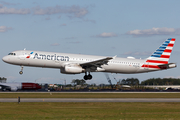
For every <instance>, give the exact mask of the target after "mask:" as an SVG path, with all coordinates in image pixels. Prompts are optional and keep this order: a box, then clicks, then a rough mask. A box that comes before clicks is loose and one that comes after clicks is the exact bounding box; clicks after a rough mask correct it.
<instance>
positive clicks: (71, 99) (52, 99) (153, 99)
mask: <svg viewBox="0 0 180 120" xmlns="http://www.w3.org/2000/svg"><path fill="white" fill-rule="evenodd" d="M0 102H18V98H0ZM20 102H180V98H20Z"/></svg>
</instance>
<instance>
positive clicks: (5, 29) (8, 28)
mask: <svg viewBox="0 0 180 120" xmlns="http://www.w3.org/2000/svg"><path fill="white" fill-rule="evenodd" d="M11 29H12V28H11V27H6V26H0V32H6V31H8V30H11Z"/></svg>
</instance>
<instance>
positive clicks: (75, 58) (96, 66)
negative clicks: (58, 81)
mask: <svg viewBox="0 0 180 120" xmlns="http://www.w3.org/2000/svg"><path fill="white" fill-rule="evenodd" d="M174 43H175V38H169V39H167V40H165V42H163V44H162V45H161V46H160V47H159V48H158V49H157V50H156V51H155V52H154V53H153V54H152V55H151V56H150V57H148V58H146V59H135V58H134V57H128V58H119V57H116V56H114V57H104V56H93V55H80V54H68V53H53V52H42V51H30V50H18V51H14V52H11V53H9V54H8V55H7V56H4V57H3V58H2V60H3V61H4V62H6V63H9V64H13V65H19V66H21V71H20V72H19V74H23V67H24V66H31V67H43V68H57V69H60V72H61V73H64V74H80V73H85V75H84V79H85V80H90V79H92V75H91V74H90V73H91V72H110V73H124V74H133V73H144V72H152V71H159V70H165V69H169V68H175V67H176V64H175V63H169V62H168V61H169V58H170V55H171V52H172V49H173V46H174Z"/></svg>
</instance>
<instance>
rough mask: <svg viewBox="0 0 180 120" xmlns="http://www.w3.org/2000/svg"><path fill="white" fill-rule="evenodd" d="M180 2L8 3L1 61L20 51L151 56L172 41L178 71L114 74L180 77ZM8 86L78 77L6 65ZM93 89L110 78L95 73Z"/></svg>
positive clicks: (1, 72) (0, 17) (1, 19)
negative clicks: (173, 42) (173, 39)
mask: <svg viewBox="0 0 180 120" xmlns="http://www.w3.org/2000/svg"><path fill="white" fill-rule="evenodd" d="M179 5H180V1H177V0H171V1H170V0H111V1H110V0H53V1H52V0H51V1H50V0H16V1H14V0H6V1H5V0H2V1H0V42H1V44H0V47H1V50H0V57H1V58H2V57H3V56H5V55H7V54H8V53H10V52H12V51H16V50H23V49H24V48H26V49H27V50H33V51H36V50H37V51H48V52H62V53H75V54H87V55H99V56H109V57H112V56H115V55H117V57H128V56H133V57H135V58H137V59H140V58H141V59H145V58H147V57H149V56H150V55H151V54H152V53H153V52H154V51H155V50H156V49H157V48H158V47H159V46H160V45H161V44H162V43H163V42H164V41H165V40H166V39H167V38H176V42H175V45H174V48H173V51H172V54H171V58H170V60H169V62H173V63H176V64H177V67H176V68H173V69H168V70H163V71H158V72H150V73H140V74H113V75H112V74H109V76H110V78H111V79H112V83H116V81H115V80H114V77H115V78H116V80H121V79H127V78H138V79H139V80H140V81H143V80H147V79H150V78H169V77H172V78H180V74H179V73H180V68H179V67H178V66H179V60H180V47H179V46H180V22H179V21H180V16H179V13H180V7H179ZM0 68H1V69H0V77H6V78H7V82H38V83H52V84H64V83H65V81H66V84H70V83H71V81H72V79H82V78H83V76H84V73H82V74H77V75H66V74H61V73H60V70H59V69H51V68H37V67H24V70H23V72H24V73H23V75H19V71H20V69H21V68H20V66H15V65H10V64H7V63H4V62H3V61H2V60H1V61H0ZM91 74H92V75H93V78H92V80H88V81H87V83H88V84H93V83H95V84H102V83H104V84H107V83H108V82H107V79H106V77H105V75H104V73H100V72H96V73H91Z"/></svg>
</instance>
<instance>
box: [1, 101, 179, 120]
mask: <svg viewBox="0 0 180 120" xmlns="http://www.w3.org/2000/svg"><path fill="white" fill-rule="evenodd" d="M0 119H1V120H12V119H13V120H52V119H53V120H57V119H58V120H85V119H86V120H179V119H180V103H20V104H18V103H0Z"/></svg>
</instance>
